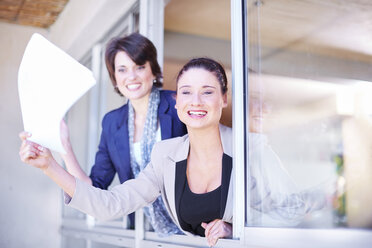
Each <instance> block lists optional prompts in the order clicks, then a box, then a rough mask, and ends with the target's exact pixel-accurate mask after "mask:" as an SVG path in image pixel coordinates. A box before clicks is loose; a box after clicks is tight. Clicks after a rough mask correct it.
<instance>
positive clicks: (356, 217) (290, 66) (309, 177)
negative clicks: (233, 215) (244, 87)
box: [247, 0, 372, 228]
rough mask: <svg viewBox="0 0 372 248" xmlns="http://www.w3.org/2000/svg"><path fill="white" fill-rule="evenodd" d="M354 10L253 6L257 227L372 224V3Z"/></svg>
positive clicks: (282, 0)
mask: <svg viewBox="0 0 372 248" xmlns="http://www.w3.org/2000/svg"><path fill="white" fill-rule="evenodd" d="M348 4H350V2H345V1H330V2H329V1H327V2H324V1H317V0H312V1H294V0H293V1H290V0H275V1H274V0H266V1H248V20H247V23H248V24H249V26H248V37H249V40H248V41H247V43H248V44H249V48H248V56H249V63H248V64H249V68H250V70H251V71H250V72H249V76H248V83H249V94H248V102H249V130H250V133H249V144H248V145H249V154H248V155H249V157H248V158H249V159H248V160H249V169H248V170H247V180H248V183H247V192H249V193H248V195H249V197H247V206H248V207H247V225H249V226H278V227H287V226H290V227H306V228H307V227H309V228H329V227H355V228H370V227H372V193H371V190H370V189H371V188H372V152H371V151H372V83H371V79H372V70H371V68H372V47H371V46H370V44H371V42H372V35H370V32H368V30H369V29H370V27H371V25H370V22H368V21H367V20H370V18H371V14H370V13H372V5H371V4H367V3H363V2H362V1H357V2H353V3H352V5H353V6H352V8H350V5H348ZM368 13H369V14H368Z"/></svg>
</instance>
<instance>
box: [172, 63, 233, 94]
mask: <svg viewBox="0 0 372 248" xmlns="http://www.w3.org/2000/svg"><path fill="white" fill-rule="evenodd" d="M193 68H201V69H204V70H207V71H209V72H212V73H213V74H214V75H215V76H216V78H217V80H218V82H219V83H220V87H221V92H222V94H225V93H226V92H227V77H226V73H225V69H223V67H222V65H221V64H220V63H218V62H217V61H215V60H213V59H210V58H195V59H192V60H190V61H189V62H187V63H186V64H185V65H184V66H183V67H182V69H181V70H180V72H179V73H178V76H177V82H178V80H179V79H180V77H181V76H182V74H183V73H184V72H186V71H188V70H189V69H193Z"/></svg>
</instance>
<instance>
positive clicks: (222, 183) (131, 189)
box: [20, 58, 234, 246]
mask: <svg viewBox="0 0 372 248" xmlns="http://www.w3.org/2000/svg"><path fill="white" fill-rule="evenodd" d="M226 91H227V79H226V74H225V71H224V69H223V67H222V66H221V65H220V64H219V63H217V62H215V61H214V60H211V59H207V58H197V59H193V60H191V61H189V62H188V63H187V64H186V65H185V66H184V67H183V68H182V69H181V71H180V72H179V74H178V77H177V97H176V105H175V107H176V109H177V114H178V116H179V118H180V120H181V121H182V122H183V123H185V124H186V127H187V131H188V134H186V135H184V136H183V137H176V138H172V139H167V140H163V141H160V142H158V143H156V144H155V145H154V148H153V151H152V154H151V159H150V162H149V164H148V165H147V167H146V168H145V169H144V170H143V171H142V172H141V173H139V175H138V177H137V178H136V179H133V180H128V181H126V182H124V183H123V184H121V185H118V186H115V187H113V188H112V189H111V190H109V191H108V190H101V189H99V188H96V187H93V186H91V185H89V184H87V183H85V182H83V181H82V180H80V179H79V178H76V177H74V176H72V175H71V174H69V173H68V172H66V171H65V170H64V169H63V168H62V167H61V166H59V165H58V164H57V162H56V161H55V160H54V158H53V157H52V155H51V153H50V152H49V150H48V149H45V148H43V147H40V146H39V145H37V144H35V143H33V142H30V141H27V134H25V133H21V135H20V137H21V139H22V140H23V142H22V145H21V148H20V157H21V160H22V161H24V162H25V163H28V164H31V165H32V166H34V167H37V168H40V169H42V170H43V172H44V173H45V174H46V175H47V176H49V177H50V178H51V179H52V180H54V181H55V182H56V183H57V184H58V185H59V186H60V187H61V188H62V189H63V190H64V191H65V192H66V199H65V202H66V204H68V205H69V206H72V207H74V208H76V209H79V210H81V211H83V212H85V213H89V214H90V215H92V216H95V217H97V218H99V219H112V218H117V217H120V216H123V215H126V214H129V213H131V212H133V211H135V210H136V209H138V208H141V207H143V206H146V205H148V204H151V203H152V202H154V201H155V200H156V199H157V197H159V196H160V195H161V196H162V197H163V200H164V203H165V207H166V209H167V211H168V213H169V215H170V217H171V218H172V220H173V221H174V222H175V223H176V224H177V226H178V227H179V228H180V229H182V230H183V231H184V232H185V234H188V235H199V236H205V237H206V238H207V242H208V245H209V246H214V245H215V244H216V243H217V241H218V239H219V238H226V237H230V236H231V234H232V224H231V223H232V219H233V205H232V202H233V194H232V189H233V183H234V180H233V177H232V173H231V172H232V144H231V143H232V137H231V134H232V132H231V129H230V128H228V127H225V126H222V125H220V124H219V121H220V119H221V114H222V109H223V108H224V107H226V106H227V93H226Z"/></svg>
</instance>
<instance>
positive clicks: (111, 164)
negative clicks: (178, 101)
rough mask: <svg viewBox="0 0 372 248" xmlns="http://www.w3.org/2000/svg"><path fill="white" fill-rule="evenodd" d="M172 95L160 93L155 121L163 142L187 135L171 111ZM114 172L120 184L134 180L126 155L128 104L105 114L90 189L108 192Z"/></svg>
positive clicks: (127, 145)
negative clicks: (92, 187)
mask: <svg viewBox="0 0 372 248" xmlns="http://www.w3.org/2000/svg"><path fill="white" fill-rule="evenodd" d="M174 95H175V92H174V91H169V90H161V91H160V103H159V107H158V118H159V121H160V128H161V139H162V140H164V139H169V138H173V137H177V136H183V135H184V134H186V133H187V131H186V126H185V125H184V124H183V123H182V122H181V121H180V120H179V119H178V115H177V111H176V109H175V108H174V105H175V99H174V97H173V96H174ZM115 173H118V176H119V180H120V183H123V182H125V181H127V180H128V179H131V178H133V173H132V169H131V166H130V154H129V134H128V105H127V104H125V105H123V106H122V107H120V108H118V109H115V110H113V111H111V112H109V113H107V114H106V115H105V116H104V118H103V120H102V133H101V140H100V143H99V146H98V151H97V153H96V160H95V163H94V165H93V167H92V170H91V173H90V178H91V179H92V183H93V186H95V187H98V188H101V189H107V188H108V186H109V185H110V184H111V182H112V180H113V179H114V176H115Z"/></svg>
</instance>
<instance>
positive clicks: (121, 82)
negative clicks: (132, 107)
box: [115, 51, 155, 100]
mask: <svg viewBox="0 0 372 248" xmlns="http://www.w3.org/2000/svg"><path fill="white" fill-rule="evenodd" d="M115 79H116V83H117V87H118V89H119V91H120V93H121V94H123V95H124V96H125V97H126V98H128V99H129V100H138V99H141V98H144V97H147V96H149V94H150V92H151V89H152V84H153V80H154V79H155V76H154V75H153V74H152V71H151V67H150V63H149V62H148V61H147V62H146V63H145V64H144V65H137V64H136V63H134V62H133V60H132V59H131V58H130V57H129V56H128V55H127V54H126V53H125V52H123V51H120V52H118V53H117V54H116V56H115Z"/></svg>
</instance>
